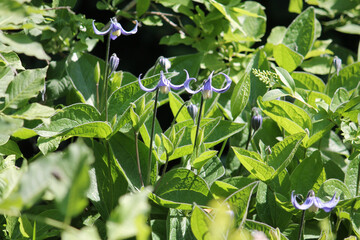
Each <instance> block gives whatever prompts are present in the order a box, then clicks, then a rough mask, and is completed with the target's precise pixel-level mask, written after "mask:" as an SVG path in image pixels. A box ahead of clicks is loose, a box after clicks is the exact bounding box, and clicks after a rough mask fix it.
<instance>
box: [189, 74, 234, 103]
mask: <svg viewBox="0 0 360 240" xmlns="http://www.w3.org/2000/svg"><path fill="white" fill-rule="evenodd" d="M219 74H221V75H223V76H224V77H225V79H226V85H225V87H223V88H220V89H218V88H215V87H213V86H212V85H211V81H212V78H213V75H214V71H213V72H211V74H210V76H209V77H208V79H207V80H205V82H204V84H203V86H201V87H200V88H199V89H198V90H195V91H194V90H191V89H190V86H189V85H190V82H191V80H195V81H196V79H195V78H190V77H189V74H188V72H186V76H187V77H186V80H185V82H184V86H185V89H186V91H187V92H188V93H191V94H196V93H198V92H202V94H203V98H204V99H209V98H211V97H212V92H217V93H224V92H226V91H227V90H229V88H230V86H231V82H232V81H231V79H230V77H229V76H228V75H226V74H225V73H219Z"/></svg>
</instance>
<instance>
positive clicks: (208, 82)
mask: <svg viewBox="0 0 360 240" xmlns="http://www.w3.org/2000/svg"><path fill="white" fill-rule="evenodd" d="M213 75H214V71H212V72H211V73H210V75H209V77H208V79H206V81H205V83H204V89H203V91H212V86H211V80H212V77H213Z"/></svg>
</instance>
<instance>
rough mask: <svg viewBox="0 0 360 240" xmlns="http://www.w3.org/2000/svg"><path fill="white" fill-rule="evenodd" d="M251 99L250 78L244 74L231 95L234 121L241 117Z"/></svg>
mask: <svg viewBox="0 0 360 240" xmlns="http://www.w3.org/2000/svg"><path fill="white" fill-rule="evenodd" d="M249 97H250V77H249V75H248V74H244V75H243V77H242V78H241V79H240V80H239V82H238V83H237V84H236V86H235V88H234V90H233V93H232V95H231V115H232V117H233V119H235V118H236V117H237V116H239V115H240V113H241V112H242V111H243V110H244V108H245V107H246V104H247V103H248V101H249Z"/></svg>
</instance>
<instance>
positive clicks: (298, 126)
mask: <svg viewBox="0 0 360 240" xmlns="http://www.w3.org/2000/svg"><path fill="white" fill-rule="evenodd" d="M258 103H259V107H260V108H261V110H262V111H263V112H264V113H265V114H266V115H268V116H269V117H270V118H271V119H273V120H274V121H275V122H276V123H277V124H278V125H279V126H280V127H282V128H284V129H285V130H286V131H287V132H288V133H290V134H295V133H298V132H305V128H307V129H309V130H311V129H312V124H311V119H310V117H309V115H308V114H307V113H306V112H305V111H304V110H303V109H301V108H299V107H298V106H295V105H294V104H292V103H289V102H285V101H280V100H272V101H267V102H264V101H262V100H261V99H259V101H258ZM305 139H306V138H305Z"/></svg>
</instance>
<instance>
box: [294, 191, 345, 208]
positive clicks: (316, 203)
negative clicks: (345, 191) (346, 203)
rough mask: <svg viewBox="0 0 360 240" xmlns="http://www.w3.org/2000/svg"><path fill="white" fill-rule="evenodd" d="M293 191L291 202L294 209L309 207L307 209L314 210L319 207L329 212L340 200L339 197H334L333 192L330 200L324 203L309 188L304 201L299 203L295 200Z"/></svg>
mask: <svg viewBox="0 0 360 240" xmlns="http://www.w3.org/2000/svg"><path fill="white" fill-rule="evenodd" d="M294 192H295V191H293V192H292V193H291V203H292V204H293V205H294V207H295V208H296V209H300V210H306V209H309V211H312V212H316V211H318V210H319V208H320V209H323V210H324V211H325V212H330V211H331V210H333V208H334V207H336V205H337V204H338V202H339V200H340V198H339V197H337V198H336V197H335V196H336V193H335V194H334V196H333V197H332V199H331V200H330V201H328V202H325V203H324V202H323V201H321V199H320V198H318V197H315V193H314V191H313V190H310V191H309V193H308V195H307V198H306V200H305V202H304V203H303V204H301V205H300V204H299V203H298V202H297V201H296V195H294Z"/></svg>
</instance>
